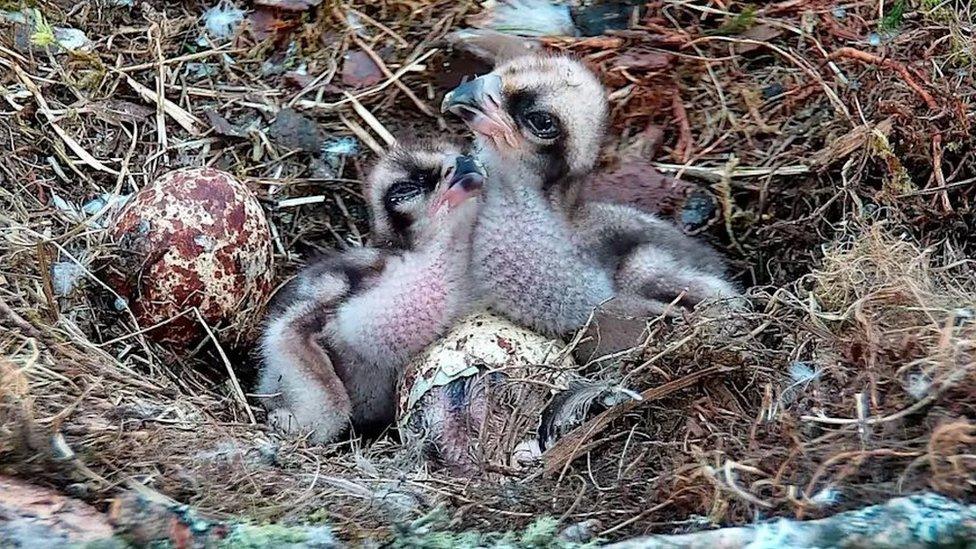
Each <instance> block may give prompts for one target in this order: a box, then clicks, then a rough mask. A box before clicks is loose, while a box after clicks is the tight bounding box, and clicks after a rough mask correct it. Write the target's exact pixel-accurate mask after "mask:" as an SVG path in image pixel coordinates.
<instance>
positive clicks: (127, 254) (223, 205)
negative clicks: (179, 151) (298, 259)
mask: <svg viewBox="0 0 976 549" xmlns="http://www.w3.org/2000/svg"><path fill="white" fill-rule="evenodd" d="M110 234H111V237H112V239H113V240H114V241H115V242H116V243H117V244H118V245H119V247H120V253H119V255H120V257H121V263H120V264H118V265H115V266H114V268H113V269H112V272H111V273H110V274H109V276H108V279H109V283H110V284H111V285H112V286H113V288H114V289H115V291H116V292H118V293H119V295H121V296H122V297H123V298H124V299H125V300H127V302H128V306H129V307H130V308H131V310H132V313H133V314H134V315H135V317H136V320H137V321H138V322H139V327H140V328H141V329H145V328H148V327H151V326H154V325H156V324H160V323H163V322H166V321H170V320H171V319H174V318H175V320H171V321H170V322H166V324H164V325H163V326H160V327H159V328H155V329H153V330H150V331H149V332H148V335H149V336H151V337H152V338H153V339H155V340H157V341H159V342H162V343H172V344H177V345H183V346H188V345H191V344H193V343H195V342H198V341H200V340H201V339H202V338H203V337H204V336H205V334H206V332H205V331H204V330H203V327H202V326H201V325H200V323H199V321H198V320H197V318H196V315H195V314H193V312H192V311H190V312H189V313H187V314H184V315H182V316H179V315H180V313H183V312H184V311H188V310H190V309H192V308H196V309H198V310H199V311H200V315H201V316H202V317H203V319H204V320H205V321H206V322H207V323H208V325H209V326H210V327H211V328H214V329H215V332H217V333H219V335H220V337H221V339H222V340H223V341H224V342H232V343H237V342H238V341H237V340H238V339H240V338H241V337H242V336H246V335H249V334H248V332H249V331H250V330H251V329H253V328H254V326H255V323H256V321H257V319H258V315H259V314H260V310H261V309H262V307H263V305H264V304H265V303H266V301H267V298H268V296H269V295H270V293H271V290H272V289H273V286H272V284H273V276H274V264H273V261H274V260H273V250H272V243H271V230H270V226H269V225H268V220H267V219H266V218H265V216H264V211H263V210H262V209H261V205H260V204H259V203H258V201H257V199H256V198H255V197H254V195H253V194H252V193H251V191H250V190H249V189H248V188H247V187H246V186H245V185H244V184H243V183H241V182H240V181H237V180H236V179H235V178H234V177H233V176H231V175H230V174H228V173H226V172H222V171H220V170H216V169H213V168H189V169H179V170H174V171H171V172H169V173H166V174H164V175H162V176H161V177H159V178H158V179H157V180H156V181H154V182H153V183H152V184H151V185H149V186H148V187H146V188H144V189H142V190H141V191H139V192H138V193H136V194H135V195H134V196H133V197H132V199H131V200H130V201H129V203H128V204H127V205H126V206H125V208H124V209H123V210H122V211H121V212H119V215H118V217H117V218H116V220H115V223H114V224H113V226H112V227H111V228H110ZM122 305H123V306H124V304H122ZM177 317H178V318H177Z"/></svg>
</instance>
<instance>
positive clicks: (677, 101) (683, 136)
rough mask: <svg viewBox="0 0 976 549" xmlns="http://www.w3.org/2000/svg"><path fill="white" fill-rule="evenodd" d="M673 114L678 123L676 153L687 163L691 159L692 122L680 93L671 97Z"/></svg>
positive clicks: (679, 158)
mask: <svg viewBox="0 0 976 549" xmlns="http://www.w3.org/2000/svg"><path fill="white" fill-rule="evenodd" d="M671 112H672V114H673V115H674V119H675V121H676V122H677V123H678V143H677V144H676V145H675V147H674V152H675V154H676V155H677V157H678V160H680V161H681V162H682V163H686V162H688V159H689V158H691V122H689V121H688V111H686V110H685V104H684V102H683V101H682V100H681V94H680V93H678V92H675V93H674V95H672V96H671Z"/></svg>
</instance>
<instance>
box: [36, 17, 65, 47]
mask: <svg viewBox="0 0 976 549" xmlns="http://www.w3.org/2000/svg"><path fill="white" fill-rule="evenodd" d="M31 13H32V19H33V20H34V31H33V32H31V35H30V42H31V44H33V45H35V46H37V47H39V48H46V47H49V46H53V45H55V44H57V42H58V39H57V38H55V36H54V28H53V27H52V26H51V25H50V24H49V23H48V22H47V19H45V18H44V14H42V13H41V10H38V9H34V10H31Z"/></svg>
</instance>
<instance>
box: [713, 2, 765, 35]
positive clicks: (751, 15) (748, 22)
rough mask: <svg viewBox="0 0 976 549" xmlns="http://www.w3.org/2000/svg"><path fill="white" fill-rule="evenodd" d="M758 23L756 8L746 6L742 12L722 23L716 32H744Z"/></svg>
mask: <svg viewBox="0 0 976 549" xmlns="http://www.w3.org/2000/svg"><path fill="white" fill-rule="evenodd" d="M755 24H756V8H755V7H753V6H746V7H745V8H743V10H742V12H741V13H739V14H737V15H735V16H734V17H732V18H731V19H728V20H726V21H725V22H724V23H722V26H721V27H719V28H718V29H717V30H716V31H715V34H742V33H744V32H746V31H747V30H749V29H751V28H752V26H753V25H755Z"/></svg>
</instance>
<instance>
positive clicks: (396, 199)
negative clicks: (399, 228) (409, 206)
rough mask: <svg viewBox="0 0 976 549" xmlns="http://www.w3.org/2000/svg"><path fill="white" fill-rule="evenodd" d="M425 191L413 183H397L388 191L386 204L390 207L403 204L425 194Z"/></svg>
mask: <svg viewBox="0 0 976 549" xmlns="http://www.w3.org/2000/svg"><path fill="white" fill-rule="evenodd" d="M423 192H424V189H423V187H421V186H420V184H418V183H416V182H413V181H397V182H396V183H394V184H393V185H390V188H389V189H387V191H386V196H385V198H386V202H387V203H388V204H390V205H394V206H395V205H397V204H402V203H404V202H406V201H408V200H411V199H413V198H416V197H417V196H420V195H421V194H423Z"/></svg>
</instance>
